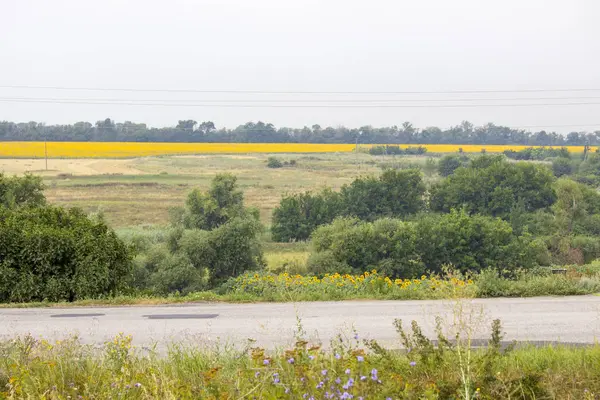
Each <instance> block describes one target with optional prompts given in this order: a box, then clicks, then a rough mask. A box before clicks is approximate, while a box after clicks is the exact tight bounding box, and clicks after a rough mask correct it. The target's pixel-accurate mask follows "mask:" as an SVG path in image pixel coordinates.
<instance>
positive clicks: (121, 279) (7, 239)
mask: <svg viewBox="0 0 600 400" xmlns="http://www.w3.org/2000/svg"><path fill="white" fill-rule="evenodd" d="M0 260H2V262H1V263H0V302H27V301H44V300H48V301H61V300H67V301H73V300H80V299H86V298H97V297H100V296H112V295H116V294H118V293H120V292H121V291H123V290H126V289H127V285H128V282H129V278H130V274H131V256H130V252H129V249H128V247H127V246H126V245H125V244H124V243H123V241H121V240H120V239H119V238H118V237H117V235H116V234H115V233H114V231H113V230H112V229H110V228H109V227H108V226H107V225H106V224H105V223H104V222H103V221H101V220H99V219H96V220H92V219H89V218H88V217H86V215H85V214H84V213H83V212H82V211H81V210H79V209H70V210H65V209H63V208H60V207H53V206H38V207H20V208H16V209H8V208H2V207H0Z"/></svg>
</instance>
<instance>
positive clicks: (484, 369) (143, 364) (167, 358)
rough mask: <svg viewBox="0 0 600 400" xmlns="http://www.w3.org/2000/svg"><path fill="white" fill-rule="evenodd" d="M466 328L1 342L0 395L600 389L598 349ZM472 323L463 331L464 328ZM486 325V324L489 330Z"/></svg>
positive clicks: (268, 395) (354, 395)
mask: <svg viewBox="0 0 600 400" xmlns="http://www.w3.org/2000/svg"><path fill="white" fill-rule="evenodd" d="M456 316H457V317H458V321H459V323H458V324H454V325H445V324H444V322H443V321H442V320H441V319H438V320H437V328H436V331H437V341H436V342H433V341H431V340H430V339H429V338H427V337H426V336H425V335H424V334H423V333H422V331H421V328H420V327H419V326H418V325H417V324H416V323H414V322H413V323H412V324H410V325H409V326H407V325H406V324H405V323H403V321H401V320H396V321H395V322H394V325H395V328H396V330H397V332H398V345H399V346H401V348H402V349H404V351H397V350H392V349H387V348H386V347H384V346H382V345H380V344H379V343H377V342H376V341H374V340H368V339H366V340H363V339H362V338H361V337H360V333H359V332H354V333H351V334H349V335H345V334H340V336H339V338H338V339H336V340H333V341H332V342H331V343H329V344H326V345H327V347H326V348H325V347H322V345H321V344H320V343H309V342H308V341H306V340H304V338H303V334H302V326H301V325H299V326H298V328H299V329H298V334H297V335H296V340H295V345H293V346H292V347H290V348H280V349H276V350H274V351H267V350H265V349H262V348H259V347H256V346H255V345H253V343H252V342H249V343H247V344H246V345H240V346H236V347H212V346H207V347H198V346H190V345H186V344H182V343H180V344H174V345H172V346H171V347H169V348H168V350H166V351H164V352H162V353H160V352H157V351H155V350H153V349H150V350H147V349H146V350H143V349H140V348H136V347H134V346H133V345H132V341H133V339H134V338H132V337H130V336H126V335H123V334H121V335H118V336H116V337H115V338H113V339H112V340H110V341H108V342H106V343H105V344H104V345H103V346H101V347H97V346H89V345H83V344H81V343H80V342H79V341H78V339H77V338H71V339H67V340H61V341H57V342H49V341H46V340H43V339H37V338H33V337H31V336H25V337H19V338H15V339H12V340H10V341H2V342H0V398H2V399H11V400H12V399H29V398H44V399H49V400H58V399H69V398H70V399H77V398H80V399H89V398H94V399H167V398H177V399H198V398H201V399H215V400H216V399H240V398H257V399H396V400H397V399H464V400H471V399H508V398H512V399H550V398H553V399H567V398H572V399H585V400H591V399H594V398H596V396H597V394H598V393H600V380H599V379H598V376H600V371H599V370H598V366H599V365H600V347H599V346H598V345H592V346H586V347H570V346H566V345H545V346H543V347H541V348H535V347H533V346H531V345H524V346H519V347H517V346H515V344H511V343H506V342H504V341H503V332H502V327H501V322H500V321H498V320H495V321H493V322H492V323H491V329H490V328H487V334H486V336H488V337H489V339H488V340H486V341H484V344H483V346H482V347H479V348H473V346H474V345H475V343H476V342H475V338H476V336H477V335H478V332H480V331H481V329H482V327H483V326H485V325H483V323H482V322H481V321H480V323H481V325H479V327H478V328H476V326H477V325H476V324H477V323H478V322H477V320H475V319H473V318H472V314H471V313H470V312H469V311H468V310H464V309H462V308H457V311H456ZM460 321H462V322H466V321H468V322H470V323H471V324H468V325H465V324H462V323H460ZM486 325H487V324H486Z"/></svg>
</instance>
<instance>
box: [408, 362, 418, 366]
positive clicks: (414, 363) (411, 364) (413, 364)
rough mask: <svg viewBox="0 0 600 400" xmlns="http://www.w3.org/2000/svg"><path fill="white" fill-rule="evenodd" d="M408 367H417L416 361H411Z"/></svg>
mask: <svg viewBox="0 0 600 400" xmlns="http://www.w3.org/2000/svg"><path fill="white" fill-rule="evenodd" d="M409 365H410V366H411V367H415V366H416V365H417V362H416V361H411V362H410V364H409Z"/></svg>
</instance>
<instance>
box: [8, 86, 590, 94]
mask: <svg viewBox="0 0 600 400" xmlns="http://www.w3.org/2000/svg"><path fill="white" fill-rule="evenodd" d="M0 88H2V89H27V90H29V89H37V90H71V91H77V90H79V91H105V92H155V93H238V94H357V95H363V94H370V95H372V94H466V93H543V92H546V93H549V92H598V91H600V89H592V88H573V89H512V90H510V89H501V90H487V89H486V90H437V91H427V90H425V91H419V90H411V91H385V90H384V91H360V90H358V91H310V90H296V91H292V90H212V89H140V88H100V87H68V86H33V85H0Z"/></svg>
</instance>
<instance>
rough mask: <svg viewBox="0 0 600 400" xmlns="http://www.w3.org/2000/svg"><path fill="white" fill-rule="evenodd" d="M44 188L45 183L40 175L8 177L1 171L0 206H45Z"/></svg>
mask: <svg viewBox="0 0 600 400" xmlns="http://www.w3.org/2000/svg"><path fill="white" fill-rule="evenodd" d="M43 190H44V184H43V182H42V178H41V177H39V176H33V175H29V174H26V175H25V176H23V177H18V176H13V177H7V176H5V175H4V174H2V173H0V206H4V207H8V208H15V207H18V206H31V207H36V206H43V205H44V204H46V198H45V197H44V193H43Z"/></svg>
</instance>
